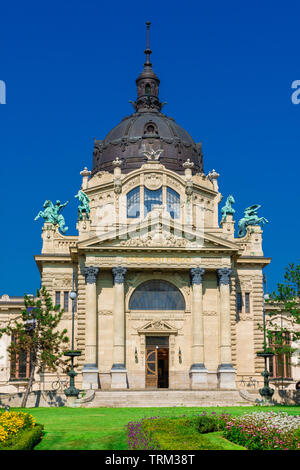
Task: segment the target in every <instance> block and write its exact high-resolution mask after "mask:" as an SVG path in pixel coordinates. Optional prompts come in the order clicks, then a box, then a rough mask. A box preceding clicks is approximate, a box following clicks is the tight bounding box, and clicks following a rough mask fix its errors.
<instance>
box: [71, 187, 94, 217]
mask: <svg viewBox="0 0 300 470" xmlns="http://www.w3.org/2000/svg"><path fill="white" fill-rule="evenodd" d="M75 197H76V198H77V199H78V200H79V202H80V205H79V206H78V218H79V220H82V219H83V216H84V215H85V216H86V218H87V219H88V218H89V214H90V212H91V209H90V205H89V203H90V199H89V197H88V196H87V195H86V194H85V193H84V192H83V191H81V190H79V191H78V193H77V194H76V196H75Z"/></svg>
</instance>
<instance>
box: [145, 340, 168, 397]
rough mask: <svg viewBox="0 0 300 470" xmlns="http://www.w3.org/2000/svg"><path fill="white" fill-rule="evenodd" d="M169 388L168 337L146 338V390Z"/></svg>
mask: <svg viewBox="0 0 300 470" xmlns="http://www.w3.org/2000/svg"><path fill="white" fill-rule="evenodd" d="M168 387H169V337H168V336H146V388H168Z"/></svg>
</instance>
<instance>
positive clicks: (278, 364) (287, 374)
mask: <svg viewBox="0 0 300 470" xmlns="http://www.w3.org/2000/svg"><path fill="white" fill-rule="evenodd" d="M290 344H291V339H290V335H289V333H288V332H286V333H285V337H284V341H283V344H282V341H281V339H280V335H279V334H278V333H277V332H274V333H273V334H272V339H271V341H270V342H269V345H270V346H271V347H273V348H274V349H275V352H276V348H282V347H284V346H289V345H290ZM269 370H270V376H271V377H273V378H277V379H279V378H281V379H290V378H292V370H291V356H290V354H288V353H284V352H277V354H276V353H275V355H274V356H273V357H272V358H270V359H269Z"/></svg>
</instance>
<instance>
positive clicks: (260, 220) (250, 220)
mask: <svg viewBox="0 0 300 470" xmlns="http://www.w3.org/2000/svg"><path fill="white" fill-rule="evenodd" d="M260 207H261V206H260V205H259V204H254V205H252V206H250V207H247V209H245V211H244V217H243V218H242V219H240V220H239V222H238V225H239V232H238V237H239V238H241V237H244V236H245V235H246V227H247V226H248V225H262V226H264V225H265V224H267V223H269V221H268V220H267V219H265V217H258V215H257V211H258V209H259V208H260Z"/></svg>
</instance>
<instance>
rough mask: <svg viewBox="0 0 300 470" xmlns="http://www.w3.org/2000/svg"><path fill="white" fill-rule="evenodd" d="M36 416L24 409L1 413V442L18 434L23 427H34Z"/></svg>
mask: <svg viewBox="0 0 300 470" xmlns="http://www.w3.org/2000/svg"><path fill="white" fill-rule="evenodd" d="M34 425H35V420H34V417H33V416H31V415H30V414H28V413H23V412H22V411H4V412H1V413H0V443H1V442H5V441H6V440H7V439H9V438H10V437H12V436H14V435H16V434H18V433H19V432H20V431H21V430H22V429H27V428H32V427H33V426H34Z"/></svg>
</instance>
